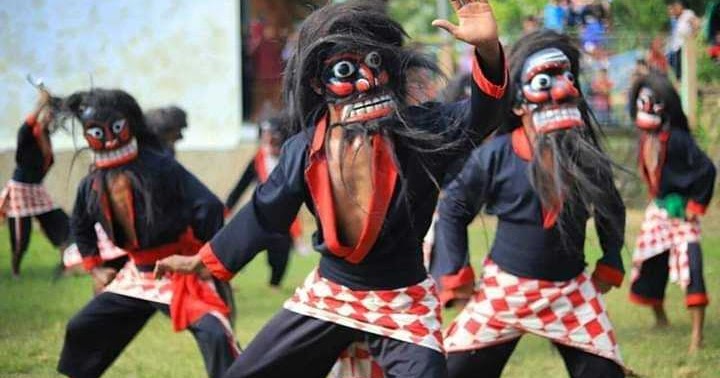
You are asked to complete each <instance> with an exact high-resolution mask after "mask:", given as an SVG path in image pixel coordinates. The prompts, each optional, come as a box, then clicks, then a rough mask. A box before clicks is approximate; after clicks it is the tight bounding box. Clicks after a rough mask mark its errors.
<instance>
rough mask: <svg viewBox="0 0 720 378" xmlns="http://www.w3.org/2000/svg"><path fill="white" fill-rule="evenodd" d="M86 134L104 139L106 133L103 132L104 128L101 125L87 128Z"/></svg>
mask: <svg viewBox="0 0 720 378" xmlns="http://www.w3.org/2000/svg"><path fill="white" fill-rule="evenodd" d="M85 135H87V136H89V137H92V138H95V139H102V137H103V136H104V135H105V133H103V130H102V129H101V128H99V127H91V128H89V129H87V130H85Z"/></svg>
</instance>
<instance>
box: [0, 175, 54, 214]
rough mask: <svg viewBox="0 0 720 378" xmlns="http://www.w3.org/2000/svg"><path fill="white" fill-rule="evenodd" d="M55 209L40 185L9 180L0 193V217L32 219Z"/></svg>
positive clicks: (48, 195)
mask: <svg viewBox="0 0 720 378" xmlns="http://www.w3.org/2000/svg"><path fill="white" fill-rule="evenodd" d="M57 208H58V206H56V205H55V204H54V203H53V201H52V199H51V198H50V194H48V192H47V190H45V187H44V186H43V185H42V184H27V183H24V182H18V181H14V180H10V181H8V183H7V185H5V187H4V188H3V190H2V192H0V215H2V214H5V215H7V216H8V217H14V218H21V217H32V216H35V215H40V214H44V213H47V212H49V211H52V210H55V209H57Z"/></svg>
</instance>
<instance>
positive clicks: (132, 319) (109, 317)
mask: <svg viewBox="0 0 720 378" xmlns="http://www.w3.org/2000/svg"><path fill="white" fill-rule="evenodd" d="M158 310H160V311H162V312H163V313H165V314H168V313H169V308H168V306H167V305H163V304H159V303H154V302H150V301H145V300H142V299H137V298H131V297H127V296H124V295H119V294H114V293H108V292H105V293H102V294H100V295H98V296H97V297H95V298H93V300H91V301H90V303H88V304H87V305H86V306H85V308H83V309H82V310H80V312H79V313H77V314H76V315H75V316H74V317H73V318H72V319H70V322H69V323H68V325H67V329H66V331H65V343H64V344H63V349H62V352H61V354H60V362H59V363H58V371H59V372H60V373H62V374H65V375H67V376H69V377H73V378H86V377H99V376H100V375H102V374H103V372H104V371H105V370H106V369H107V368H108V367H109V366H110V364H112V363H113V361H115V359H116V358H117V357H118V356H119V355H120V353H121V352H122V351H123V349H125V346H127V345H128V344H129V343H130V341H132V339H133V338H134V337H135V335H137V333H138V332H140V330H141V329H142V328H143V326H145V323H146V322H147V321H148V320H149V319H150V317H151V316H152V315H153V314H155V312H156V311H158ZM189 330H190V332H192V334H193V336H195V341H197V344H198V347H199V348H200V352H201V353H202V356H203V359H204V362H205V369H206V370H207V373H208V376H210V377H213V378H216V377H221V376H222V375H223V374H224V373H225V371H226V370H227V368H228V367H229V366H230V365H231V364H232V362H233V360H234V359H235V358H236V357H237V353H236V349H235V345H234V339H233V337H232V335H229V334H228V331H227V330H226V328H225V327H224V326H223V325H222V323H221V322H220V320H218V319H217V318H216V317H215V316H212V315H205V316H204V317H202V318H200V320H199V321H197V322H195V323H194V324H193V325H191V326H190V327H189Z"/></svg>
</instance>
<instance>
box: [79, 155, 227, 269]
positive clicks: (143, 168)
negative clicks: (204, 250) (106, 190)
mask: <svg viewBox="0 0 720 378" xmlns="http://www.w3.org/2000/svg"><path fill="white" fill-rule="evenodd" d="M115 169H122V170H124V171H126V172H129V173H130V174H132V175H133V176H135V177H137V178H139V180H140V182H141V185H142V189H141V188H139V187H136V186H135V185H134V183H133V188H132V192H133V196H132V197H133V203H132V205H133V206H132V209H133V211H134V219H135V224H134V229H135V233H136V235H137V244H138V245H137V249H138V250H139V251H140V252H139V253H142V250H143V249H148V248H155V247H159V246H162V245H164V244H169V243H174V242H176V241H177V240H178V238H179V237H180V235H182V234H183V233H184V232H186V230H187V229H188V227H190V228H192V231H193V234H194V236H195V237H196V238H197V239H199V240H200V241H202V242H205V241H208V240H210V238H212V236H213V235H215V233H216V232H217V231H218V230H219V229H220V228H221V227H222V225H223V222H224V218H223V211H224V207H223V204H222V202H221V201H220V200H219V199H218V198H217V197H216V196H215V195H214V194H213V193H212V192H210V190H209V189H208V188H207V187H205V185H203V184H202V183H201V182H200V181H199V180H198V179H197V178H196V177H195V176H194V175H193V174H191V173H190V172H188V171H187V170H186V169H185V168H184V167H183V166H182V165H180V163H178V162H177V161H176V160H175V159H174V158H173V157H172V156H170V155H168V154H165V153H161V152H158V151H155V150H152V149H148V148H142V147H141V148H140V151H139V155H138V157H137V158H136V159H135V160H133V161H132V162H130V163H128V164H126V165H124V166H122V167H120V168H115ZM104 174H105V170H103V169H97V170H95V171H93V172H92V173H90V174H89V175H88V176H86V177H84V178H83V180H82V181H81V182H80V185H79V187H78V192H77V197H76V200H75V208H74V210H73V216H72V219H71V227H72V232H73V234H74V236H75V240H76V243H77V246H78V249H79V251H80V253H81V254H82V256H83V259H84V260H85V261H91V262H92V261H94V260H97V256H98V247H97V237H96V234H95V229H94V225H95V223H96V222H99V223H100V224H102V225H103V228H104V229H105V230H106V232H108V236H109V237H110V239H111V240H112V241H113V242H114V243H115V244H116V245H118V246H119V247H126V246H125V245H124V244H125V242H124V241H123V238H122V233H117V234H116V233H113V232H112V230H113V228H114V227H113V226H114V225H113V219H110V218H111V217H112V215H111V214H112V211H111V209H109V208H108V206H107V205H105V206H103V204H102V202H103V196H105V200H107V197H106V196H107V194H103V193H102V191H99V190H98V188H99V187H100V185H103V184H102V180H104V179H105V178H104ZM148 194H149V200H150V201H149V204H150V208H147V201H146V200H147V199H148ZM89 265H92V263H90V264H87V263H86V268H90V267H91V266H89Z"/></svg>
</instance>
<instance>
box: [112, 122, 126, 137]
mask: <svg viewBox="0 0 720 378" xmlns="http://www.w3.org/2000/svg"><path fill="white" fill-rule="evenodd" d="M123 129H125V120H124V119H119V120H117V121H115V122H113V124H112V131H113V133H115V134H120V132H122V131H123Z"/></svg>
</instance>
